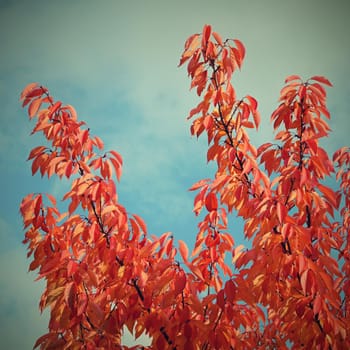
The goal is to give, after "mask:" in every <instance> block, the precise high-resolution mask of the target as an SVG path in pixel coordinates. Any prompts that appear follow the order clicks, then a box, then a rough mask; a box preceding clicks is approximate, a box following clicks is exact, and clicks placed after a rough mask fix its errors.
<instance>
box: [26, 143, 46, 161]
mask: <svg viewBox="0 0 350 350" xmlns="http://www.w3.org/2000/svg"><path fill="white" fill-rule="evenodd" d="M45 150H46V147H45V146H38V147H35V148H33V149H32V150H31V151H30V153H29V156H28V158H27V160H30V159H33V158H34V157H36V156H38V155H39V154H40V153H43V151H45Z"/></svg>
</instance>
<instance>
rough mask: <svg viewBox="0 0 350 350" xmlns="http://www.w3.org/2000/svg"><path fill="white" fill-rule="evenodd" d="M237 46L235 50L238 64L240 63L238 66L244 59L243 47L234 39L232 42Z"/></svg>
mask: <svg viewBox="0 0 350 350" xmlns="http://www.w3.org/2000/svg"><path fill="white" fill-rule="evenodd" d="M233 41H234V42H235V44H236V46H237V49H238V52H239V56H240V57H239V62H240V65H241V64H242V61H243V59H244V56H245V47H244V45H243V43H242V42H241V41H240V40H238V39H234V40H233Z"/></svg>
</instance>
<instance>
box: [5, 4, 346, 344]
mask: <svg viewBox="0 0 350 350" xmlns="http://www.w3.org/2000/svg"><path fill="white" fill-rule="evenodd" d="M349 9H350V5H349V2H348V1H346V0H344V1H339V0H338V1H337V0H335V1H320V0H319V1H317V0H313V1H312V0H293V1H283V0H279V1H278V0H275V1H272V0H266V1H264V0H260V1H249V0H246V1H244V0H242V1H236V0H231V1H220V0H218V1H204V0H202V1H182V0H181V1H180V0H177V1H165V0H163V1H160V0H159V1H132V0H130V1H97V0H96V1H88V0H86V1H83V0H81V1H1V0H0V48H1V51H0V52H1V53H0V106H1V111H0V118H1V124H0V166H1V172H0V177H1V184H2V201H1V202H0V234H1V242H2V244H1V246H0V283H1V286H0V287H1V294H0V339H1V344H2V346H3V348H4V349H27V348H31V346H32V344H33V343H34V341H35V339H36V338H37V337H38V336H39V335H41V334H43V333H44V332H45V326H46V319H44V318H40V317H39V315H38V309H37V305H38V300H39V295H40V290H41V287H42V285H41V284H39V283H33V279H34V278H35V275H34V274H27V272H26V271H27V266H28V262H27V261H26V255H25V254H26V253H25V249H24V248H23V247H21V243H20V242H21V240H22V237H23V232H22V226H21V221H20V217H19V215H18V206H19V203H20V200H21V199H22V197H23V196H25V195H26V194H27V193H29V192H39V191H49V192H51V193H53V194H56V195H59V196H61V195H62V193H63V191H64V189H65V187H64V185H65V184H64V183H62V182H59V181H57V180H54V179H52V181H50V182H48V181H41V180H40V178H39V177H37V176H36V177H34V178H32V177H31V176H30V164H29V163H26V162H25V159H26V158H27V155H28V152H29V150H30V148H31V147H34V146H35V145H38V144H41V142H42V140H41V139H40V138H37V137H29V133H30V131H31V129H32V127H33V125H32V124H30V123H29V121H28V119H27V117H26V113H25V112H24V111H23V110H22V109H21V108H20V105H19V103H18V96H19V93H20V91H21V89H22V88H23V87H24V86H25V85H26V84H28V83H29V82H32V81H38V82H40V83H41V84H43V85H46V86H48V87H49V89H50V90H51V93H52V94H53V96H54V97H55V98H57V99H60V100H62V101H63V102H64V103H69V104H72V105H74V106H75V108H76V109H77V111H78V114H79V115H80V118H82V119H83V120H85V121H86V122H87V123H88V125H89V126H90V128H91V130H92V133H94V134H95V135H99V136H100V137H101V138H102V139H103V140H104V141H105V144H106V148H107V149H116V150H117V151H119V152H120V153H121V154H122V155H123V158H124V161H125V166H124V174H123V177H122V181H121V183H120V185H119V186H118V188H119V192H120V200H121V202H122V203H123V204H124V205H125V206H126V207H127V209H128V211H129V212H131V213H138V214H140V215H141V216H143V217H144V218H145V220H146V222H147V223H148V226H149V230H150V231H151V232H152V233H155V234H160V233H162V232H164V231H172V232H174V235H175V237H176V238H177V239H185V240H187V241H189V242H191V241H193V239H194V236H195V234H196V224H197V220H196V219H195V218H194V217H193V215H192V213H191V210H192V201H193V195H192V194H191V193H188V192H187V191H186V190H187V188H189V187H190V186H191V184H192V183H193V182H195V181H197V180H198V179H200V178H203V177H208V176H209V175H210V171H209V170H210V169H208V167H207V166H206V164H205V153H204V152H205V142H204V141H203V142H201V141H200V142H198V141H197V140H195V139H191V138H190V136H189V131H188V129H189V123H188V122H186V120H185V119H186V116H187V113H188V111H189V110H190V109H191V108H192V107H193V106H194V105H195V103H196V101H197V99H196V96H195V92H194V91H193V92H189V89H188V87H189V81H188V79H187V76H186V70H185V69H178V68H177V64H178V61H179V57H180V54H181V51H182V48H183V43H184V41H185V40H186V38H187V37H188V36H189V35H190V34H192V33H195V32H200V31H201V29H202V27H203V25H204V24H205V23H209V24H212V26H213V28H214V30H215V31H217V32H219V33H221V34H222V36H223V37H225V38H226V37H231V38H238V39H240V40H242V41H243V43H244V44H245V46H246V49H247V56H246V60H245V63H244V66H243V69H242V72H241V73H237V74H236V75H235V76H234V78H233V81H234V85H235V86H236V90H237V94H238V96H244V95H245V94H251V95H253V96H255V97H256V98H257V100H258V102H259V106H260V111H261V114H262V119H263V120H262V127H261V133H260V134H254V135H253V137H252V140H253V142H254V144H255V145H256V146H258V145H259V144H260V143H261V142H263V141H266V140H268V139H269V137H270V136H271V127H270V124H269V116H270V114H271V112H272V111H273V109H274V108H275V107H276V106H277V98H278V93H279V90H280V88H281V87H282V84H283V80H284V78H285V77H286V76H287V75H290V74H299V75H301V76H303V77H304V78H305V79H307V78H308V77H310V76H312V75H325V76H326V77H328V78H329V79H330V80H331V81H332V82H333V84H334V88H332V89H330V90H329V95H328V96H329V99H328V105H329V109H330V111H331V113H332V120H331V123H330V124H331V127H332V128H333V130H334V133H333V134H332V135H331V137H330V138H329V139H327V140H326V141H325V142H324V144H323V145H324V147H326V148H327V149H328V150H329V151H330V152H333V151H334V150H335V149H336V148H338V147H341V146H343V145H348V144H349V136H348V135H349V131H350V130H349V124H350V123H349V109H350V102H349V96H350V87H349V82H348V81H349V78H350V74H349V73H350V69H349V61H350V59H349V56H350V45H349V43H350V40H349V27H350V25H349V20H348V16H349ZM231 228H232V233H233V235H234V237H235V239H236V241H240V240H241V241H242V238H241V237H242V232H241V226H240V225H239V224H236V223H235V221H234V220H232V221H231Z"/></svg>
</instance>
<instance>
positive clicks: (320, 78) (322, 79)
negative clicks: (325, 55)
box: [309, 75, 333, 86]
mask: <svg viewBox="0 0 350 350" xmlns="http://www.w3.org/2000/svg"><path fill="white" fill-rule="evenodd" d="M309 80H316V81H318V82H319V83H322V84H325V85H328V86H333V85H332V83H331V82H330V81H329V80H328V79H327V78H325V77H323V76H320V75H314V76H313V77H311V78H310V79H309Z"/></svg>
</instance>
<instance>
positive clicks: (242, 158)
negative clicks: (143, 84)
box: [20, 25, 350, 350]
mask: <svg viewBox="0 0 350 350" xmlns="http://www.w3.org/2000/svg"><path fill="white" fill-rule="evenodd" d="M244 56H245V48H244V46H243V44H242V43H241V42H240V41H239V40H236V39H235V40H231V39H230V40H225V41H223V40H222V39H221V37H220V35H219V34H218V33H216V32H212V29H211V27H210V26H209V25H205V26H204V28H203V32H202V33H200V34H194V35H192V36H190V37H189V38H188V40H187V41H186V43H185V49H184V52H183V54H182V57H181V60H180V64H179V65H183V64H184V63H187V71H188V74H189V76H190V79H191V87H192V88H196V91H197V94H198V96H200V97H201V100H200V102H199V104H198V105H197V106H196V107H195V108H193V109H192V110H191V112H190V114H189V117H188V118H189V119H190V118H192V119H193V121H192V125H191V133H192V135H195V136H197V137H199V136H200V135H201V134H203V133H205V134H207V137H208V145H209V148H208V152H207V159H208V161H214V162H216V165H217V168H216V169H217V170H216V173H215V176H214V177H213V179H204V180H200V181H199V182H197V183H196V184H194V185H193V186H192V188H191V190H193V191H196V192H197V194H196V196H195V200H194V212H195V214H196V215H198V214H199V213H200V212H202V211H204V213H203V219H202V221H201V222H200V223H199V225H198V227H199V231H198V233H197V236H196V241H195V245H194V248H193V250H192V251H189V249H188V247H187V245H186V243H185V242H183V241H178V244H175V243H174V238H173V236H172V235H171V234H170V233H165V234H163V235H162V236H160V237H155V236H152V237H150V236H149V235H148V234H147V227H146V224H145V222H144V221H143V219H142V218H141V217H139V216H138V215H135V214H134V215H131V214H129V213H128V212H127V210H126V209H125V208H124V206H123V205H122V204H121V203H120V202H119V201H118V195H117V189H116V182H115V180H119V178H120V176H121V172H122V157H121V156H120V155H119V153H117V152H115V151H109V152H106V151H104V145H103V142H102V140H101V139H100V138H98V137H96V136H95V137H93V136H91V134H90V130H89V129H88V128H87V127H86V126H85V123H84V122H81V121H79V120H78V118H77V115H76V112H75V110H74V108H73V107H71V106H69V105H63V104H62V103H61V102H60V101H58V102H55V101H54V99H53V98H52V96H51V95H50V94H49V92H48V90H47V89H46V88H45V87H43V86H40V85H38V84H36V83H33V84H29V85H28V86H27V87H26V88H25V89H24V91H23V92H22V94H21V100H22V101H23V106H26V105H28V114H29V117H30V118H31V119H32V118H34V117H36V118H37V122H36V125H35V127H34V130H33V133H37V132H42V134H43V135H44V137H45V138H46V139H47V140H48V141H49V142H50V144H51V145H50V147H45V146H38V147H35V148H34V149H33V150H32V151H31V152H30V155H29V158H28V159H30V160H32V173H33V175H34V174H35V173H37V172H40V174H41V176H45V175H47V176H48V177H51V176H53V175H55V176H58V177H60V178H62V177H66V178H67V179H71V186H70V188H69V190H68V192H67V193H66V194H65V195H64V200H65V201H68V202H69V204H67V206H68V208H67V212H65V213H61V212H59V210H58V208H57V206H56V200H55V198H53V196H51V195H49V194H46V195H43V194H30V195H28V196H26V197H25V198H24V199H23V201H22V203H21V207H20V211H21V214H22V216H23V222H24V227H25V230H26V233H25V240H24V243H26V244H27V245H28V256H31V257H32V258H33V260H32V262H31V264H30V268H29V269H30V270H36V269H38V270H39V272H38V274H39V276H38V278H39V279H44V280H45V281H46V288H45V290H44V292H43V294H42V297H41V300H40V309H41V310H43V309H44V308H46V307H49V308H50V321H49V330H48V333H47V334H45V335H43V336H42V337H40V338H39V339H38V340H37V342H36V344H35V346H34V347H39V348H41V349H53V348H60V349H96V348H99V349H121V348H124V349H126V348H127V347H122V345H121V334H122V331H123V329H124V327H127V328H128V329H129V331H130V332H135V336H136V337H139V336H140V335H141V334H142V333H144V332H146V333H147V334H148V335H149V336H150V337H151V340H152V344H151V345H150V347H149V348H150V349H186V350H195V349H196V350H199V349H203V350H204V349H258V348H262V349H286V348H289V347H291V348H293V349H300V348H302V347H305V348H313V349H345V348H348V347H350V322H349V313H350V300H349V297H350V277H349V276H350V241H349V234H348V233H349V183H350V175H349V174H350V173H349V165H350V153H349V148H347V147H344V148H342V149H340V150H338V151H337V152H335V154H334V156H333V159H330V157H329V156H328V154H327V152H326V151H325V150H324V149H323V148H321V147H320V145H319V140H320V139H321V138H322V137H327V136H328V133H329V131H330V128H329V126H328V124H327V121H326V119H329V118H330V114H329V112H328V110H327V106H326V90H325V86H331V83H330V82H329V81H328V80H327V79H326V78H324V77H322V76H313V77H312V78H310V79H308V80H307V81H302V80H301V78H300V77H299V76H295V75H293V76H289V77H288V78H287V79H286V81H285V83H286V85H285V87H284V88H283V89H282V90H281V93H280V105H279V106H278V107H277V109H276V110H275V111H274V112H273V113H272V115H271V123H272V125H273V128H274V130H275V131H276V136H275V140H274V141H273V143H266V144H263V145H261V146H260V147H258V148H255V147H254V146H253V144H252V143H251V141H250V139H249V132H248V131H249V129H251V128H256V129H258V127H259V122H260V115H259V112H258V108H257V107H258V104H257V101H256V100H255V99H254V97H252V96H245V97H244V98H242V99H238V98H237V97H236V93H235V89H234V87H233V85H232V83H231V77H232V75H233V74H234V73H235V71H236V70H237V69H239V68H240V67H241V66H242V63H243V60H244ZM331 176H333V177H334V176H335V177H336V179H337V181H338V182H337V183H338V184H339V190H338V191H334V190H333V189H332V188H330V187H328V186H326V184H325V181H324V180H325V179H327V178H329V177H331ZM231 212H235V213H237V215H238V216H240V217H241V218H243V219H244V222H245V225H244V233H245V236H246V237H247V238H248V239H249V240H250V241H251V248H249V249H245V248H244V247H243V246H236V245H235V242H234V238H233V237H232V235H231V234H230V233H229V232H228V214H229V213H231ZM338 218H340V219H339V220H338ZM177 252H179V253H180V255H181V259H182V260H181V262H180V261H179V260H178V259H180V256H179V255H178V254H177ZM136 348H139V347H134V349H136Z"/></svg>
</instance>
